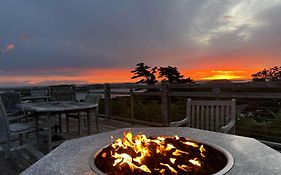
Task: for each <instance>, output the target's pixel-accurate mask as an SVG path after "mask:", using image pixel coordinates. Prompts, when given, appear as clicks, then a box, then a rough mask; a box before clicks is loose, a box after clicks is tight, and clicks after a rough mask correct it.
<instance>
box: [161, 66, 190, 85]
mask: <svg viewBox="0 0 281 175" xmlns="http://www.w3.org/2000/svg"><path fill="white" fill-rule="evenodd" d="M158 70H159V77H158V78H164V79H163V80H162V81H164V82H169V83H170V84H173V83H193V82H194V81H193V80H192V79H191V78H190V77H188V78H184V76H183V75H181V74H180V72H179V70H178V68H176V67H172V66H168V67H160V68H159V69H158Z"/></svg>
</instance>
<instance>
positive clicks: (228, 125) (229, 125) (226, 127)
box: [221, 120, 235, 133]
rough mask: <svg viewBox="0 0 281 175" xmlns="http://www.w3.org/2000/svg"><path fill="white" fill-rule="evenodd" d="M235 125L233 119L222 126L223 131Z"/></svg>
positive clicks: (225, 131)
mask: <svg viewBox="0 0 281 175" xmlns="http://www.w3.org/2000/svg"><path fill="white" fill-rule="evenodd" d="M234 126H235V120H231V121H230V122H229V123H228V124H227V125H225V126H223V127H221V131H222V132H223V133H227V132H228V131H229V130H230V129H231V128H232V127H234Z"/></svg>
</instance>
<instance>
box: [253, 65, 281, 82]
mask: <svg viewBox="0 0 281 175" xmlns="http://www.w3.org/2000/svg"><path fill="white" fill-rule="evenodd" d="M252 78H253V81H277V80H281V66H280V67H278V66H274V67H271V68H269V69H263V70H261V71H259V72H257V73H254V74H253V75H252Z"/></svg>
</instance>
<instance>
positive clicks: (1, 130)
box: [0, 96, 10, 138]
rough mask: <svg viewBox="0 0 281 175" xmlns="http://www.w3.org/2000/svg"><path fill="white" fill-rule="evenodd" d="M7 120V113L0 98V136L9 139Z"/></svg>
mask: <svg viewBox="0 0 281 175" xmlns="http://www.w3.org/2000/svg"><path fill="white" fill-rule="evenodd" d="M9 126H10V125H9V120H8V117H7V113H6V110H5V107H4V104H3V103H2V100H1V96H0V136H2V137H4V138H7V136H8V137H9V133H10V132H9V131H10V127H9Z"/></svg>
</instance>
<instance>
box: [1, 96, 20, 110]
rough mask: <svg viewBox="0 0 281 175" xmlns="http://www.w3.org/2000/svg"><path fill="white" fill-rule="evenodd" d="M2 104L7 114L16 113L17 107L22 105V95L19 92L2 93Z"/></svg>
mask: <svg viewBox="0 0 281 175" xmlns="http://www.w3.org/2000/svg"><path fill="white" fill-rule="evenodd" d="M0 96H1V99H2V103H3V105H4V107H5V109H6V112H7V113H12V112H14V111H15V105H17V104H19V103H21V95H20V93H18V92H1V93H0Z"/></svg>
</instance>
